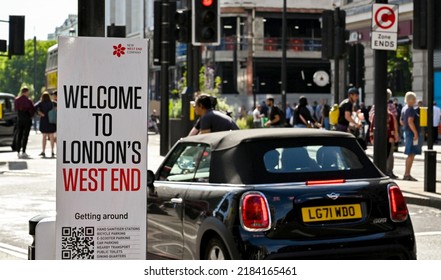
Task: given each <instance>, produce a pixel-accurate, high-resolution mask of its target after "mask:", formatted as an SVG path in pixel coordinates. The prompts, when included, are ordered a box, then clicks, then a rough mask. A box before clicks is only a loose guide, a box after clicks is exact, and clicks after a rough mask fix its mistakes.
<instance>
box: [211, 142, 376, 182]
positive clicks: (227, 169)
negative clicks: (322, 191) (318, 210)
mask: <svg viewBox="0 0 441 280" xmlns="http://www.w3.org/2000/svg"><path fill="white" fill-rule="evenodd" d="M212 159H213V160H212V162H211V168H210V182H212V183H232V184H238V183H243V184H271V183H290V182H306V181H310V180H335V179H344V180H351V179H361V178H366V179H367V178H380V177H382V176H384V175H382V173H381V172H380V171H379V170H378V169H377V168H376V167H375V165H374V164H373V163H372V161H371V160H370V159H369V158H368V157H367V155H366V153H365V152H364V150H363V149H362V148H361V147H360V145H359V144H358V143H357V140H356V139H355V138H349V137H295V138H294V137H293V138H281V139H280V138H273V139H262V140H260V139H253V140H250V141H244V142H242V143H241V144H240V145H238V146H236V147H233V148H231V149H225V150H221V151H215V152H214V153H213V155H212Z"/></svg>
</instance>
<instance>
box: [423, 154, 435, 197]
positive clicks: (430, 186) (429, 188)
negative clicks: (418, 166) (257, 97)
mask: <svg viewBox="0 0 441 280" xmlns="http://www.w3.org/2000/svg"><path fill="white" fill-rule="evenodd" d="M424 191H425V192H433V193H434V192H436V151H434V150H429V151H425V152H424Z"/></svg>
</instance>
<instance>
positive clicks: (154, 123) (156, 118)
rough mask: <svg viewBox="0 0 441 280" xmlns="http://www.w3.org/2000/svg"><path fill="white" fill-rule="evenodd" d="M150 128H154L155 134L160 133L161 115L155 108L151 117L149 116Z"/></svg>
mask: <svg viewBox="0 0 441 280" xmlns="http://www.w3.org/2000/svg"><path fill="white" fill-rule="evenodd" d="M148 123H149V127H148V128H149V129H153V131H154V132H155V134H158V133H159V126H158V124H159V116H158V113H157V112H156V109H153V111H152V113H151V114H150V118H149V122H148Z"/></svg>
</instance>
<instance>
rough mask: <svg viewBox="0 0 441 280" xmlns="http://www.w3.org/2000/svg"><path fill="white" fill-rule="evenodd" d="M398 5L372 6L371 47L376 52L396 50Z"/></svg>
mask: <svg viewBox="0 0 441 280" xmlns="http://www.w3.org/2000/svg"><path fill="white" fill-rule="evenodd" d="M397 33H398V5H391V4H373V5H372V33H371V47H372V49H374V50H396V49H397V37H398V35H397Z"/></svg>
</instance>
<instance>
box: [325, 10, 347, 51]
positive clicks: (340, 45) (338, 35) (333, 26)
mask: <svg viewBox="0 0 441 280" xmlns="http://www.w3.org/2000/svg"><path fill="white" fill-rule="evenodd" d="M348 38H349V31H348V30H346V12H345V11H342V10H340V9H339V8H336V9H335V10H334V11H331V10H325V11H323V13H322V58H323V59H334V58H335V57H341V56H342V55H344V54H345V53H346V40H347V39H348Z"/></svg>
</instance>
